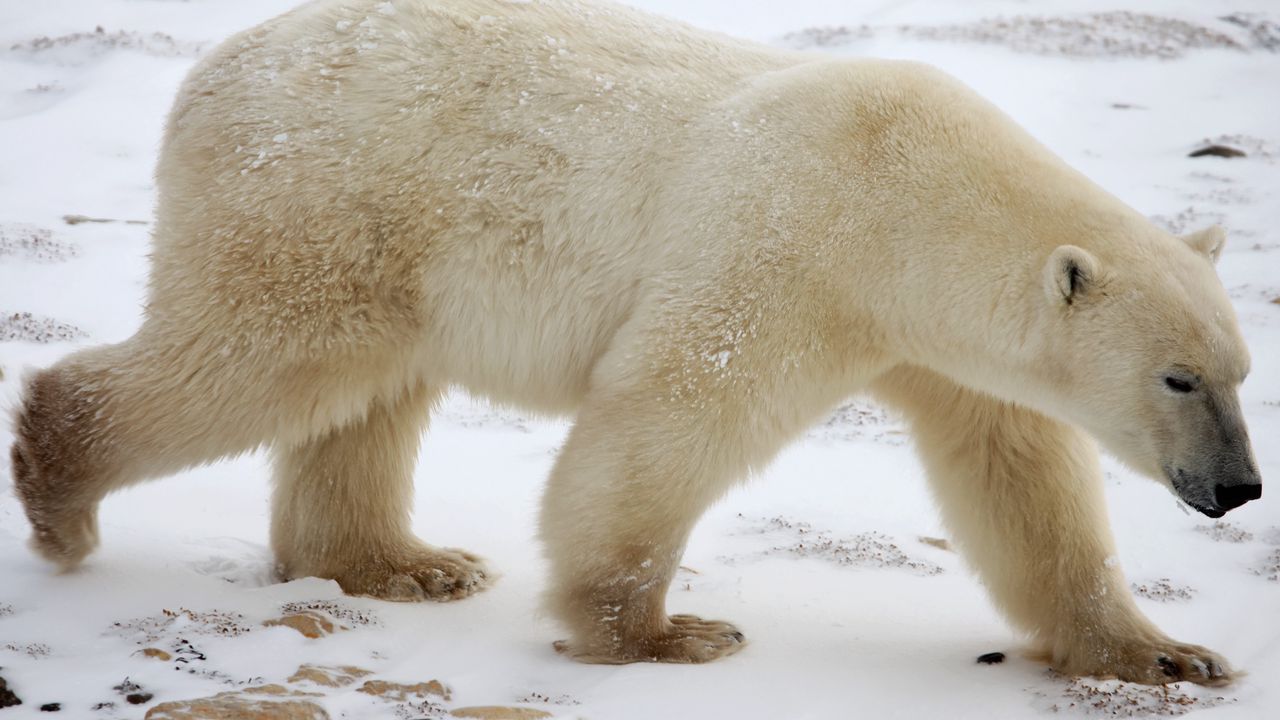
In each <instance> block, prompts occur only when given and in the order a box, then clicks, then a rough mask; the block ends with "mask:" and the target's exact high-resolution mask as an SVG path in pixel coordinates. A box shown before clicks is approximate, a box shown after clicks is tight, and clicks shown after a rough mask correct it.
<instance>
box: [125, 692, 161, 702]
mask: <svg viewBox="0 0 1280 720" xmlns="http://www.w3.org/2000/svg"><path fill="white" fill-rule="evenodd" d="M154 697H155V695H152V694H151V693H129V694H128V695H125V696H124V699H125V701H126V702H128V703H129V704H130V705H146V704H147V703H149V702H151V699H152V698H154Z"/></svg>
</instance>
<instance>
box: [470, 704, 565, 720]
mask: <svg viewBox="0 0 1280 720" xmlns="http://www.w3.org/2000/svg"><path fill="white" fill-rule="evenodd" d="M449 714H450V715H453V716H454V717H460V718H475V719H476V720H537V719H538V718H549V717H551V713H549V712H547V711H546V710H537V709H534V708H529V707H515V706H512V707H506V706H502V705H475V706H472V707H463V708H455V709H453V710H452V711H450V713H449Z"/></svg>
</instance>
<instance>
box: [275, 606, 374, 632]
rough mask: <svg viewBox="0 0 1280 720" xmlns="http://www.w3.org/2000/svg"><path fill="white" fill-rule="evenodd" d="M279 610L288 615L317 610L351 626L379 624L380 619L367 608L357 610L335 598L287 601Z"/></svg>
mask: <svg viewBox="0 0 1280 720" xmlns="http://www.w3.org/2000/svg"><path fill="white" fill-rule="evenodd" d="M280 612H281V613H283V614H285V615H289V614H296V613H303V612H317V613H324V614H326V615H329V616H330V617H332V618H333V619H335V620H340V621H342V622H343V623H345V624H347V625H350V626H352V627H363V626H365V625H375V626H377V625H381V624H382V621H381V620H379V619H378V616H377V615H375V614H374V613H373V612H371V611H369V610H357V609H356V608H353V607H351V606H350V605H346V604H344V603H341V602H337V601H335V600H305V601H300V602H288V603H285V604H283V605H281V606H280Z"/></svg>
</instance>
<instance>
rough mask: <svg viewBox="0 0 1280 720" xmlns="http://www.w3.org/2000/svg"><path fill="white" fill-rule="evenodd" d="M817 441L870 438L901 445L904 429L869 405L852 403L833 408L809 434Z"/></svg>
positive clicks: (887, 414) (904, 439)
mask: <svg viewBox="0 0 1280 720" xmlns="http://www.w3.org/2000/svg"><path fill="white" fill-rule="evenodd" d="M808 436H809V437H810V438H814V439H819V440H834V441H845V440H856V439H859V438H870V439H872V440H876V441H879V442H883V443H886V444H889V445H903V444H905V443H906V441H907V433H906V429H905V428H904V427H903V426H902V425H901V424H900V423H898V422H897V421H896V420H895V419H894V418H893V416H891V415H890V414H889V413H888V412H886V411H885V410H884V408H881V407H880V406H878V405H875V404H873V403H870V402H866V401H861V400H855V401H853V402H849V403H845V404H844V405H841V406H840V407H838V408H836V409H835V412H833V413H831V416H830V417H828V418H827V419H826V420H824V421H823V422H822V423H821V424H819V425H816V426H814V427H813V428H811V429H810V430H809V432H808Z"/></svg>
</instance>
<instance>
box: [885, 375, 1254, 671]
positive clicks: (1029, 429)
mask: <svg viewBox="0 0 1280 720" xmlns="http://www.w3.org/2000/svg"><path fill="white" fill-rule="evenodd" d="M873 389H874V391H875V392H876V395H877V396H878V397H880V398H881V399H883V400H885V401H886V402H888V403H890V404H891V405H893V406H895V407H897V408H898V409H900V410H902V411H904V412H905V413H906V415H907V418H908V420H909V421H910V423H911V428H912V431H913V432H914V434H915V435H916V445H917V447H918V448H919V451H920V454H921V459H922V460H923V461H924V464H925V469H926V471H927V473H928V476H929V482H930V485H931V487H932V490H933V492H934V496H935V497H936V498H937V500H938V503H939V506H940V510H941V512H942V516H943V520H944V522H945V524H946V526H947V528H948V530H949V532H950V533H952V535H953V537H954V539H955V540H956V544H957V546H958V548H959V549H960V551H961V552H962V553H964V555H965V557H966V559H967V560H968V561H969V564H970V565H971V566H972V567H973V568H974V569H975V570H976V571H977V573H978V575H979V576H980V577H981V578H982V580H983V582H984V584H985V585H986V587H987V591H988V592H989V593H990V595H991V597H992V599H993V600H994V601H995V603H996V605H997V606H999V608H1000V609H1001V610H1002V611H1003V612H1004V614H1005V616H1006V617H1007V618H1008V619H1009V620H1010V621H1011V622H1012V623H1013V624H1014V625H1015V626H1017V627H1018V628H1019V629H1021V630H1023V631H1026V632H1028V633H1029V634H1030V635H1031V636H1032V638H1033V640H1034V641H1035V643H1036V645H1037V646H1038V649H1039V650H1040V652H1041V654H1042V655H1043V656H1044V657H1045V658H1046V659H1048V661H1049V662H1050V663H1051V664H1052V665H1053V666H1054V667H1055V668H1056V669H1057V670H1059V671H1060V672H1063V673H1066V674H1069V675H1093V676H1098V677H1118V678H1120V679H1121V680H1127V681H1130V682H1139V683H1147V684H1153V685H1154V684H1163V683H1169V682H1177V681H1180V680H1189V681H1192V682H1196V683H1201V684H1205V685H1221V684H1225V683H1227V682H1230V680H1231V670H1230V667H1229V666H1228V665H1227V663H1226V661H1225V660H1223V659H1222V658H1221V657H1220V656H1218V655H1217V654H1215V653H1213V652H1210V651H1209V650H1206V649H1205V648H1202V647H1199V646H1195V645H1185V644H1181V643H1177V642H1175V641H1173V640H1172V639H1170V638H1169V637H1167V636H1166V635H1164V634H1163V633H1162V632H1160V630H1159V629H1158V628H1156V627H1155V626H1154V625H1153V624H1152V623H1151V622H1150V621H1149V620H1148V619H1147V618H1146V617H1145V616H1143V614H1142V612H1141V611H1140V610H1139V609H1138V608H1137V606H1136V604H1135V603H1134V601H1133V597H1132V595H1131V594H1130V592H1129V589H1128V587H1127V585H1126V583H1125V580H1124V577H1123V575H1122V574H1121V572H1120V569H1119V568H1118V567H1117V566H1116V563H1115V562H1114V561H1113V558H1114V555H1115V548H1114V543H1113V541H1112V538H1111V533H1110V531H1109V528H1108V525H1107V515H1106V509H1105V506H1104V498H1103V492H1102V490H1103V488H1102V472H1101V468H1100V467H1099V465H1098V457H1097V450H1096V449H1095V446H1094V444H1093V442H1092V441H1091V440H1089V439H1088V438H1087V437H1085V436H1084V435H1083V434H1082V433H1081V432H1080V431H1079V430H1076V429H1075V428H1073V427H1070V426H1068V425H1064V424H1062V423H1059V422H1057V421H1055V420H1052V419H1050V418H1048V417H1046V416H1044V415H1041V414H1039V413H1036V412H1034V411H1032V410H1029V409H1026V408H1022V407H1018V406H1015V405H1012V404H1009V403H1005V402H1002V401H1000V400H996V399H993V398H990V397H988V396H985V395H981V394H978V393H975V392H972V391H969V390H966V389H964V388H962V387H960V386H958V385H956V384H954V383H952V382H951V381H949V380H947V379H945V378H943V377H941V376H939V375H936V374H934V373H932V372H929V371H926V370H922V369H915V368H899V369H896V370H894V371H892V372H890V373H888V374H886V375H885V376H883V377H882V378H880V379H879V380H878V381H877V382H876V383H875V385H874V386H873Z"/></svg>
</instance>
